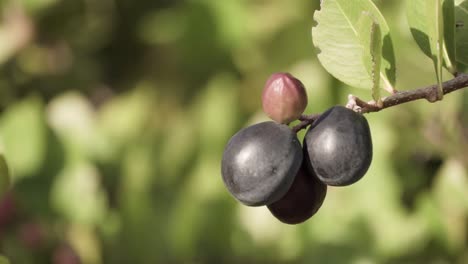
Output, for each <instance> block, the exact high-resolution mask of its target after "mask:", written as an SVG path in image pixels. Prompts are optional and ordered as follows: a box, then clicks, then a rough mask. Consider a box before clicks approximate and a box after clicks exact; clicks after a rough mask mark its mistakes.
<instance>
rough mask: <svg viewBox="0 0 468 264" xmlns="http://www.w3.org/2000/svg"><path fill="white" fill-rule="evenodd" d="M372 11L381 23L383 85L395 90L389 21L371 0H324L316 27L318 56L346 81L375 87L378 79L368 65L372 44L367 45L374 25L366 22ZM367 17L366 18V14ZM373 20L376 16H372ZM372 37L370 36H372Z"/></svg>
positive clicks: (393, 58)
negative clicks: (364, 20) (364, 15)
mask: <svg viewBox="0 0 468 264" xmlns="http://www.w3.org/2000/svg"><path fill="white" fill-rule="evenodd" d="M363 13H366V14H368V15H369V16H370V17H371V18H372V19H374V20H375V22H376V24H378V25H379V27H380V31H381V42H382V56H381V57H382V60H381V65H380V74H379V75H380V77H381V85H384V87H386V89H387V90H393V87H392V86H393V85H394V83H395V56H394V52H393V46H392V42H391V39H390V33H389V31H390V30H389V28H388V25H387V23H386V21H385V19H384V17H383V16H382V14H381V13H380V11H379V9H378V8H377V7H376V6H375V5H374V3H373V2H372V1H371V0H355V1H349V0H323V1H322V4H321V9H320V10H319V11H316V12H315V14H314V19H315V21H316V22H317V25H316V26H315V27H314V28H312V37H313V43H314V46H315V47H316V48H317V50H318V59H319V61H320V63H321V64H322V65H323V66H324V67H325V69H326V70H327V71H328V72H329V73H330V74H332V75H333V76H334V77H336V78H337V79H339V80H341V81H342V82H344V83H346V84H348V85H350V86H354V87H361V88H367V89H372V87H373V86H374V79H375V78H372V75H371V74H370V72H369V71H368V65H367V66H366V62H365V61H367V60H366V56H370V54H371V51H370V48H371V47H370V45H363V43H365V42H366V39H369V36H370V35H371V34H372V33H371V31H372V29H371V27H370V26H371V25H372V23H370V24H368V25H369V27H367V29H366V27H365V26H364V25H365V24H366V23H363V18H362V14H363ZM364 19H365V18H364ZM371 21H372V20H371ZM369 40H370V39H369Z"/></svg>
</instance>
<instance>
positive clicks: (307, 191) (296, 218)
mask: <svg viewBox="0 0 468 264" xmlns="http://www.w3.org/2000/svg"><path fill="white" fill-rule="evenodd" d="M326 194H327V185H326V184H324V183H322V182H321V181H320V180H319V179H318V178H317V177H316V176H315V175H314V174H313V173H310V172H309V170H308V169H307V167H306V165H305V164H303V166H301V168H300V169H299V171H298V172H297V175H296V178H295V179H294V182H293V184H292V186H291V188H289V191H288V192H287V193H286V195H285V196H283V198H281V199H280V200H278V201H277V202H274V203H272V204H270V205H268V206H267V207H268V209H269V210H270V212H271V214H273V216H275V217H276V218H277V219H278V220H280V221H281V222H283V223H285V224H290V225H295V224H300V223H302V222H304V221H306V220H308V219H309V218H311V217H312V216H313V215H314V214H315V213H317V211H318V210H319V209H320V207H321V206H322V203H323V201H324V200H325V196H326Z"/></svg>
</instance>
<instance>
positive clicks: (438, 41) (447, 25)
mask: <svg viewBox="0 0 468 264" xmlns="http://www.w3.org/2000/svg"><path fill="white" fill-rule="evenodd" d="M406 3H407V5H406V10H407V13H406V14H407V17H408V23H409V26H410V30H411V34H412V35H413V38H414V40H415V41H416V43H417V44H418V46H419V48H420V49H421V50H422V51H423V52H424V54H426V56H428V57H429V58H431V59H432V60H433V61H434V65H435V67H436V69H437V68H438V67H437V64H438V63H439V62H438V61H437V58H438V57H439V56H441V57H442V59H441V62H440V63H442V64H443V66H444V67H445V68H447V70H449V71H450V72H452V73H455V72H456V67H455V66H454V61H455V40H454V38H455V32H454V26H455V23H454V9H453V5H454V4H453V0H407V1H406ZM438 45H439V46H440V47H442V49H438V48H437V46H438ZM441 71H442V70H436V73H437V74H440V72H441ZM439 77H440V76H438V78H439Z"/></svg>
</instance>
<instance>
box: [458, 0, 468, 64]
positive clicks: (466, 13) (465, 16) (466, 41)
mask: <svg viewBox="0 0 468 264" xmlns="http://www.w3.org/2000/svg"><path fill="white" fill-rule="evenodd" d="M455 23H456V30H455V42H456V48H457V53H456V55H457V62H458V63H459V64H462V65H461V66H460V65H459V66H458V67H459V68H462V69H464V70H465V71H466V70H467V67H466V66H467V65H468V1H467V0H455Z"/></svg>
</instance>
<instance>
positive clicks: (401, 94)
mask: <svg viewBox="0 0 468 264" xmlns="http://www.w3.org/2000/svg"><path fill="white" fill-rule="evenodd" d="M442 87H443V92H444V95H445V94H448V93H451V92H453V91H456V90H459V89H463V88H466V87H468V74H464V73H459V74H456V75H455V78H453V79H452V80H450V81H446V82H444V83H442ZM437 95H438V92H437V84H434V85H431V86H427V87H422V88H418V89H415V90H408V91H398V92H396V93H394V94H392V95H390V96H388V97H385V98H382V102H381V103H380V104H377V103H376V102H375V101H370V102H366V101H364V100H362V99H360V98H358V97H357V96H354V95H349V97H348V102H347V104H346V107H348V108H350V109H353V110H354V111H356V112H359V113H363V114H365V113H372V112H378V111H381V110H383V109H385V108H389V107H392V106H396V105H400V104H404V103H408V102H411V101H416V100H419V99H426V100H427V101H429V102H431V103H434V102H436V101H438V99H437V98H438V97H437ZM319 116H320V115H319V114H314V115H303V116H301V117H300V118H299V120H301V122H300V123H299V124H297V125H296V126H294V127H293V130H294V131H295V132H298V131H300V130H301V129H304V128H306V127H307V126H309V125H311V124H312V123H313V122H314V121H315V120H317V118H318V117H319Z"/></svg>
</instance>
